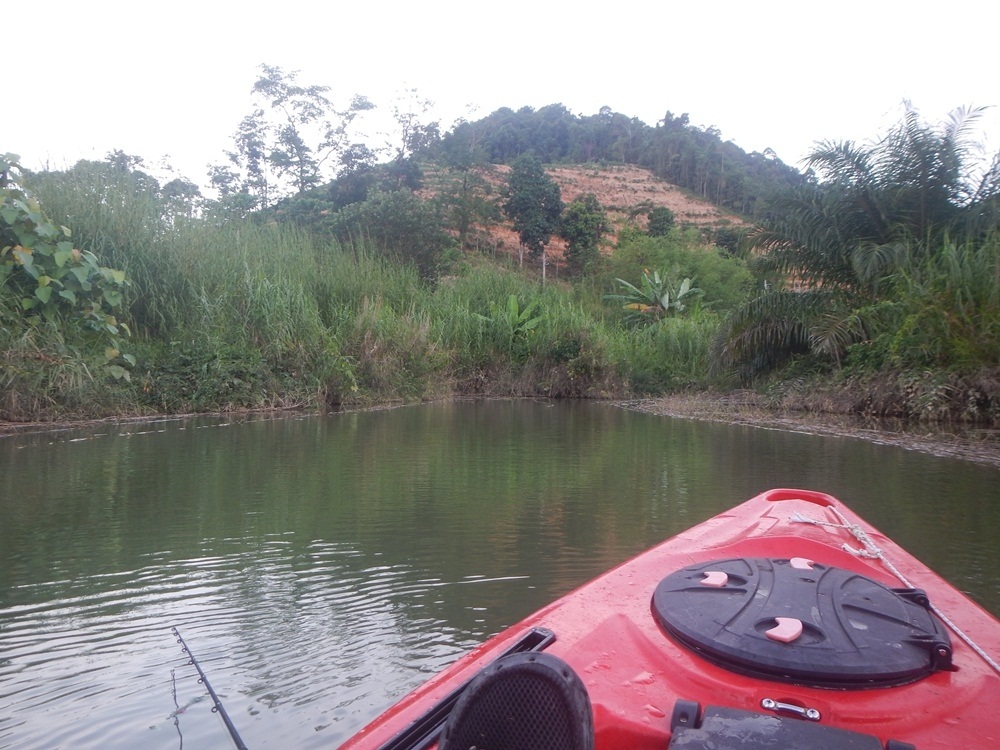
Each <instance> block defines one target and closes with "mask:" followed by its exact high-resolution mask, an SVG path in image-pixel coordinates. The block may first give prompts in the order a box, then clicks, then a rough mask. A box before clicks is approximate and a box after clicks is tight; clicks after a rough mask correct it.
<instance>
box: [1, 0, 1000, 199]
mask: <svg viewBox="0 0 1000 750" xmlns="http://www.w3.org/2000/svg"><path fill="white" fill-rule="evenodd" d="M998 8H1000V4H998V5H994V4H993V3H992V2H987V0H976V1H975V2H972V1H971V0H952V1H951V2H933V3H932V2H927V1H923V2H920V1H917V0H907V1H902V0H900V1H896V0H866V1H864V2H858V1H857V0H838V2H829V3H821V2H805V1H804V0H798V1H796V2H785V1H779V0H770V1H769V0H758V1H757V2H746V1H745V0H744V1H743V2H731V1H730V0H715V1H714V2H702V1H701V0H689V2H685V3H679V2H669V1H668V0H658V1H657V0H647V2H641V3H640V2H629V1H628V0H613V1H611V2H603V3H602V2H594V3H585V2H581V0H575V1H574V2H552V1H551V0H532V1H525V0H504V1H503V2H495V3H494V2H490V3H487V2H482V3H474V2H469V1H468V0H466V2H452V1H451V0H422V1H420V0H411V1H410V2H398V1H397V0H355V1H354V2H349V3H345V2H343V1H340V2H338V1H337V0H326V1H325V2H324V1H323V0H312V1H311V2H304V1H303V0H272V1H271V2H266V3H265V2H258V1H257V0H241V1H239V2H232V1H230V0H199V1H197V2H196V1H193V0H171V1H170V2H159V3H157V2H144V3H139V2H134V0H131V1H129V2H116V1H113V0H88V1H87V2H83V1H82V0H72V1H70V2H66V0H52V1H50V2H45V3H27V2H19V3H16V4H15V3H8V4H7V5H6V6H5V7H4V10H3V26H4V32H5V33H4V35H5V50H6V54H5V56H4V57H5V63H4V67H5V73H4V76H3V77H2V79H0V80H2V81H3V86H4V95H3V102H4V103H3V108H2V110H3V114H2V117H0V151H12V152H14V153H17V154H20V155H21V157H22V161H23V163H24V164H25V165H26V166H28V167H31V168H41V167H44V166H49V167H51V168H62V167H65V166H69V165H71V164H72V163H74V162H75V161H76V160H77V159H80V158H98V159H99V158H103V156H104V155H105V154H106V153H107V152H108V151H110V150H112V149H122V150H123V151H125V152H127V153H130V154H135V155H139V156H142V157H143V158H144V159H146V161H147V162H148V163H151V164H155V163H157V162H159V161H160V160H161V159H162V158H163V157H164V156H166V157H168V160H169V162H170V163H171V164H172V165H173V167H174V168H175V170H176V171H177V172H179V173H180V174H182V175H183V176H184V177H186V178H188V179H190V180H192V181H194V182H197V183H199V184H204V183H205V182H206V181H207V180H206V172H207V165H208V164H210V163H221V162H222V161H223V159H224V157H223V150H224V149H226V148H228V147H229V146H230V145H231V136H232V133H233V132H234V130H235V128H236V126H237V124H238V123H239V121H240V119H241V118H242V117H243V116H244V115H245V114H247V113H248V111H249V109H250V93H249V92H250V87H251V86H252V85H253V82H254V80H256V77H257V74H258V72H259V66H260V64H261V63H267V64H269V65H276V66H279V67H281V68H283V69H284V70H286V71H294V70H297V71H299V78H298V80H299V83H301V84H306V85H308V84H318V85H325V86H329V87H330V88H331V92H330V96H331V98H332V99H333V100H334V102H335V103H336V104H338V105H341V106H343V105H344V104H346V103H347V102H348V101H349V99H350V97H351V96H352V95H354V94H364V95H366V96H368V97H369V98H370V99H371V100H372V101H374V102H375V103H376V104H377V105H380V106H381V108H382V109H383V110H384V111H387V110H388V109H389V108H390V106H391V104H392V102H393V100H394V99H395V98H396V97H397V95H398V94H399V93H400V92H402V91H403V90H405V89H410V88H415V89H417V91H418V92H419V94H420V95H421V96H422V97H424V98H427V99H430V100H432V101H433V102H434V103H435V104H436V115H437V118H439V119H440V121H441V124H442V126H444V127H448V126H450V125H451V124H452V123H453V122H454V120H455V119H456V118H458V117H461V116H470V115H469V112H470V107H472V108H474V110H473V111H472V114H471V118H472V119H475V118H478V117H483V116H485V115H487V114H489V113H490V112H492V111H494V110H495V109H497V108H499V107H511V108H512V109H518V108H520V107H522V106H525V105H527V106H531V107H534V108H538V107H542V106H545V105H546V104H553V103H562V104H563V105H565V106H566V107H567V108H568V109H569V110H570V111H572V112H574V113H576V114H583V115H590V114H595V113H596V112H597V111H598V110H599V109H600V108H601V107H602V106H605V105H607V106H609V107H611V108H612V109H614V110H616V111H618V112H622V113H623V114H626V115H629V116H635V117H639V118H640V119H641V120H643V121H644V122H646V123H648V124H650V125H653V124H655V123H656V121H657V120H660V119H662V118H663V115H664V114H665V113H666V112H667V111H668V110H669V111H671V112H673V113H674V114H676V115H679V114H681V113H685V112H686V113H688V114H689V115H690V118H691V123H692V124H694V125H697V126H699V127H708V126H714V127H716V128H718V129H719V130H720V131H721V132H722V137H723V138H724V139H726V140H732V141H734V142H735V143H736V144H737V145H739V146H740V147H742V148H743V149H745V150H747V151H763V150H764V149H766V148H771V149H773V150H774V151H775V152H776V153H777V155H778V156H779V157H780V158H781V159H782V160H783V161H785V162H786V163H789V164H794V165H798V164H799V161H800V160H801V159H802V158H803V157H804V156H805V155H806V154H807V153H808V152H809V150H810V148H811V146H812V145H813V143H814V142H816V141H819V140H825V139H832V140H846V139H854V140H862V141H863V140H868V139H871V138H874V137H875V136H877V135H879V134H880V133H881V132H883V131H884V130H885V128H886V127H888V126H889V125H891V124H893V123H895V122H897V121H898V119H899V117H900V115H901V113H902V101H903V100H904V99H909V100H910V101H912V102H913V104H914V105H915V106H916V107H917V108H918V109H919V110H920V112H921V113H922V115H923V117H924V119H925V120H927V121H929V122H938V121H940V120H941V119H943V118H944V116H945V115H946V114H947V113H948V112H949V111H951V110H953V109H955V108H956V107H959V106H962V105H979V106H991V107H992V109H990V110H989V112H988V114H987V115H986V116H985V117H984V118H983V119H982V120H981V127H980V128H979V140H981V141H984V142H985V144H986V145H987V146H988V148H989V149H990V150H991V151H996V150H998V149H1000V113H998V111H997V110H998V109H1000V107H998V106H997V105H1000V82H998V81H1000V79H998V76H997V73H998V69H1000V65H998V64H997V60H996V40H995V35H996V33H997V29H998V28H1000V25H998V21H1000V10H998Z"/></svg>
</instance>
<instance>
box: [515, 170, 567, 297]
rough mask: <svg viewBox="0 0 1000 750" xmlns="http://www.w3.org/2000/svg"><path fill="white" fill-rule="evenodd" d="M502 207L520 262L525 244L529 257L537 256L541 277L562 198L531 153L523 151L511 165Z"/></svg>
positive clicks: (560, 211)
mask: <svg viewBox="0 0 1000 750" xmlns="http://www.w3.org/2000/svg"><path fill="white" fill-rule="evenodd" d="M502 208H503V212H504V214H505V215H506V216H507V218H509V219H510V220H511V221H513V222H514V231H516V232H517V235H518V238H519V239H520V244H521V249H522V253H521V258H520V260H521V263H522V264H523V262H524V254H523V250H524V248H527V249H528V254H529V255H530V256H531V257H532V258H538V257H541V259H542V274H543V277H544V273H545V254H544V251H545V246H546V245H548V244H549V238H551V236H552V234H553V233H554V232H555V231H556V230H557V229H558V228H559V217H560V215H561V214H562V210H563V202H562V193H561V191H560V190H559V186H558V185H557V184H556V183H555V181H554V180H553V179H552V178H551V177H549V176H548V175H547V174H546V173H545V170H544V169H543V167H542V163H541V162H540V161H538V159H536V158H535V157H534V156H531V155H530V154H525V155H524V156H520V157H518V158H517V160H516V161H515V162H514V163H513V165H511V169H510V175H509V176H508V178H507V189H506V191H505V193H504V201H503V205H502Z"/></svg>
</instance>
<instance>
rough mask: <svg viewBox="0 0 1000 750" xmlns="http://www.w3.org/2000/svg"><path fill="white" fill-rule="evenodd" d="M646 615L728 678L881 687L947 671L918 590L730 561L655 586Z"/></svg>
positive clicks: (765, 562)
mask: <svg viewBox="0 0 1000 750" xmlns="http://www.w3.org/2000/svg"><path fill="white" fill-rule="evenodd" d="M653 614H654V615H655V616H656V618H657V620H658V621H659V623H660V625H661V626H662V627H663V628H665V629H666V631H667V632H668V633H670V634H671V635H672V636H674V637H675V638H676V639H678V640H679V641H680V642H681V643H683V644H684V645H686V646H688V647H689V648H691V649H694V650H695V651H697V652H699V653H701V654H702V655H703V656H705V657H706V658H708V659H710V660H712V661H715V662H716V663H718V664H720V665H721V666H723V667H726V668H728V669H732V670H733V671H736V672H741V673H744V674H750V675H753V676H756V677H762V678H765V679H771V680H778V681H782V682H794V683H798V684H806V685H812V686H814V687H832V688H843V687H884V686H890V685H901V684H904V683H907V682H912V681H914V680H918V679H920V678H922V677H925V676H927V675H928V674H930V673H932V672H934V671H936V670H939V669H950V668H951V640H950V639H949V637H948V634H947V632H946V631H945V629H944V626H943V625H942V624H941V623H940V622H939V621H938V619H937V618H936V617H935V616H934V615H932V614H931V612H930V611H929V609H928V603H927V597H926V595H924V593H923V592H922V591H920V590H918V589H893V588H889V587H887V586H884V585H883V584H881V583H879V582H878V581H873V580H872V579H870V578H866V577H865V576H862V575H858V574H857V573H853V572H851V571H848V570H844V569H843V568H835V567H830V566H827V565H823V564H821V563H818V562H814V561H812V560H806V559H804V558H791V559H788V560H784V559H770V558H760V557H755V558H735V559H730V560H716V561H713V562H708V563H703V564H698V565H694V566H691V567H687V568H683V569H682V570H678V571H676V572H675V573H671V574H670V575H669V576H667V577H666V578H664V579H663V580H662V581H660V583H659V585H657V587H656V591H655V592H654V594H653Z"/></svg>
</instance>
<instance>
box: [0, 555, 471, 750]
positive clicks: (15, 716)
mask: <svg viewBox="0 0 1000 750" xmlns="http://www.w3.org/2000/svg"><path fill="white" fill-rule="evenodd" d="M226 545H228V546H232V547H234V548H242V549H239V550H238V551H233V552H231V553H229V554H221V555H220V554H214V555H205V556H201V557H192V558H189V559H180V560H174V559H171V558H170V556H169V554H158V555H156V556H154V557H151V558H150V559H149V560H148V565H146V566H144V567H142V568H139V569H136V570H132V571H125V572H119V573H115V574H113V575H99V576H92V577H90V578H86V579H67V580H60V581H49V582H42V583H38V584H33V585H27V586H22V587H19V590H18V592H17V600H18V601H19V602H21V603H19V604H17V605H14V606H10V607H6V608H3V609H0V625H2V627H0V654H2V659H0V748H3V749H4V750H6V749H7V748H11V749H13V748H18V750H32V749H33V748H52V747H60V746H64V747H70V746H77V747H96V746H100V747H102V748H116V747H121V748H125V747H129V748H132V747H136V746H139V745H141V746H142V747H144V748H158V747H164V748H167V747H169V748H176V747H177V746H178V742H179V741H180V739H181V737H182V736H183V738H184V742H186V743H188V745H189V746H191V747H198V746H199V745H198V744H196V743H197V742H199V741H201V742H203V744H202V745H201V746H202V747H210V746H219V745H221V744H224V743H225V742H226V739H225V730H224V728H223V726H222V724H221V722H219V721H218V718H217V717H216V716H214V715H212V713H211V711H210V705H209V702H208V701H207V699H206V698H205V690H204V688H203V687H202V686H201V685H199V684H198V682H197V675H196V674H195V672H194V668H193V667H192V666H190V665H189V664H188V662H187V660H186V659H185V657H184V655H183V653H182V652H181V649H180V646H179V645H178V644H177V643H176V641H175V639H174V637H173V635H172V633H171V632H170V626H176V627H177V628H178V630H179V631H180V632H181V634H182V635H183V636H184V638H185V641H186V642H187V643H188V645H189V647H190V648H191V650H192V651H193V652H194V654H195V656H196V657H197V658H198V660H199V663H201V665H202V667H203V668H204V669H205V671H206V673H207V674H208V675H209V679H210V680H211V682H212V685H213V687H215V689H216V691H217V692H218V693H219V695H220V697H222V699H223V702H224V703H225V705H226V708H227V710H228V712H229V713H230V714H231V715H232V716H233V720H234V722H235V723H236V725H237V727H238V728H239V729H240V731H241V734H243V735H244V740H246V741H248V743H249V739H248V736H250V737H252V736H253V735H254V732H255V730H257V729H261V728H262V725H265V724H266V727H267V731H266V736H270V737H274V736H278V735H277V734H276V730H277V731H278V732H280V729H278V727H280V725H281V724H283V723H288V725H289V726H288V731H289V732H291V734H290V735H289V736H294V735H296V734H298V735H301V734H302V731H303V729H302V728H303V726H311V727H313V729H314V730H315V731H314V732H312V733H311V734H312V735H313V736H314V738H315V740H316V746H317V747H319V746H323V745H327V746H328V745H329V744H330V743H331V740H330V738H329V737H326V735H325V734H323V733H322V732H321V730H322V729H324V728H326V727H329V726H330V725H331V724H333V723H337V722H341V721H346V726H350V727H352V728H357V726H360V724H361V723H363V718H364V717H367V716H369V715H370V713H371V711H372V710H374V708H375V707H381V706H383V705H385V704H386V703H388V702H390V701H391V700H392V699H393V698H395V697H397V696H398V695H399V694H400V693H402V692H403V691H404V690H405V689H408V688H409V687H412V686H413V685H414V684H416V683H417V682H419V681H420V680H421V679H422V676H423V675H424V674H425V673H426V672H428V671H435V670H437V669H438V668H440V667H441V666H443V664H445V663H448V662H449V661H451V660H453V659H454V658H455V657H456V656H457V655H459V654H460V653H462V652H463V651H464V650H466V649H467V648H469V647H470V646H471V645H472V644H473V642H474V639H473V638H470V636H469V634H468V633H463V632H459V631H457V630H456V629H455V628H453V627H449V626H448V625H446V623H445V622H444V621H442V620H440V619H437V618H434V617H432V616H429V615H426V614H424V615H416V613H418V612H420V611H421V608H422V607H423V604H424V603H425V602H426V600H428V599H429V598H432V597H434V596H436V595H437V594H436V591H437V589H439V588H440V587H441V586H444V585H448V582H447V581H443V580H441V579H439V578H435V577H428V576H427V574H426V572H422V571H420V570H417V569H415V568H414V567H412V566H410V565H404V564H387V563H383V562H380V561H379V560H378V559H377V558H375V559H372V558H366V557H365V556H363V555H361V554H360V553H358V552H357V551H355V550H352V549H349V548H344V547H341V546H337V545H331V544H326V543H318V542H317V543H311V544H309V545H307V547H306V548H305V549H304V550H303V549H302V548H301V547H299V548H297V547H296V546H295V545H292V544H289V543H288V540H287V539H272V540H267V541H266V542H265V543H264V544H260V543H259V540H257V541H256V542H254V543H253V544H249V543H248V544H236V543H235V542H234V540H226ZM455 583H460V581H459V582H455ZM415 615H416V616H415ZM372 674H380V675H385V679H384V680H376V681H373V680H372V679H371V675H372ZM182 706H183V707H185V708H184V710H183V711H178V713H177V716H176V720H175V718H174V717H173V716H172V714H173V713H174V712H175V711H177V710H178V707H182ZM53 717H59V718H58V721H53ZM352 717H353V720H352ZM292 724H294V725H295V727H292V726H291V725H292ZM276 725H277V726H276ZM250 744H253V743H250Z"/></svg>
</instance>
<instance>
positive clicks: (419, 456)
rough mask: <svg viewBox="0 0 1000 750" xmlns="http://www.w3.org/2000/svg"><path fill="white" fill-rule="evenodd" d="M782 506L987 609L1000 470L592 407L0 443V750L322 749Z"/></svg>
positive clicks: (998, 583) (994, 605)
mask: <svg viewBox="0 0 1000 750" xmlns="http://www.w3.org/2000/svg"><path fill="white" fill-rule="evenodd" d="M778 486H798V487H809V488H814V489H819V490H824V491H827V492H830V493H832V494H834V495H837V496H839V497H840V498H841V499H842V500H844V501H846V502H847V503H848V504H849V505H851V506H852V507H853V508H854V509H855V510H856V511H858V512H859V513H861V515H863V516H864V517H866V518H867V519H868V520H869V521H871V522H872V523H874V524H875V525H876V526H878V527H880V528H881V529H882V530H883V531H885V532H886V533H888V534H889V535H890V536H892V537H893V538H895V539H896V540H897V541H898V542H900V543H901V544H902V545H903V546H905V547H907V548H908V549H909V550H910V551H911V552H913V553H914V554H916V555H917V556H918V557H920V558H922V559H923V560H924V561H925V562H927V563H929V564H930V565H931V566H932V567H934V568H935V569H937V570H938V571H939V572H940V573H942V574H944V575H945V576H946V577H948V578H949V579H950V580H951V581H952V582H954V583H956V584H957V585H958V586H959V587H960V588H962V589H963V590H966V591H968V592H970V593H971V594H972V595H973V596H974V597H975V598H976V599H977V600H979V601H980V602H981V603H982V604H984V605H985V606H986V607H988V608H989V609H990V610H991V611H993V612H994V613H998V614H1000V572H998V571H1000V544H998V541H1000V539H998V532H997V529H998V528H1000V470H997V469H995V468H991V467H988V466H981V465H976V464H971V463H965V462H961V461H958V460H955V459H946V458H936V457H932V456H927V455H923V454H919V453H914V452H907V451H904V450H901V449H897V448H892V447H886V446H875V445H872V444H868V443H865V442H862V441H859V440H853V439H845V438H830V437H817V436H806V435H801V434H792V433H784V432H777V431H773V430H761V429H754V428H749V427H729V426H725V425H719V424H710V423H700V422H692V421H683V420H673V419H669V418H664V417H656V416H652V415H648V414H642V413H637V412H629V411H624V410H622V409H619V408H616V407H613V406H610V405H603V404H588V403H557V404H550V403H540V402H505V401H499V402H457V403H445V404H434V405H424V406H415V407H406V408H400V409H394V410H387V411H376V412H366V413H348V414H339V415H332V416H327V417H317V416H309V417H301V418H295V417H284V418H281V419H263V418H259V419H252V420H247V421H243V422H240V423H229V422H220V421H218V420H184V421H165V422H156V423H144V424H130V425H126V426H115V427H102V428H99V429H94V430H86V431H82V430H81V431H62V432H53V433H44V434H35V435H22V436H14V437H6V438H0V748H18V750H30V749H32V748H57V747H65V748H70V747H73V748H82V747H101V748H136V747H143V748H188V749H189V750H199V749H200V748H218V747H225V746H227V743H228V739H227V735H226V732H225V728H224V727H223V724H222V722H221V720H220V719H219V717H218V716H216V715H214V714H212V713H211V712H210V703H209V701H208V699H207V695H206V691H205V689H204V687H203V686H201V685H199V684H198V682H197V675H196V673H195V672H194V669H193V667H191V666H189V665H188V663H187V660H186V659H185V658H184V657H183V655H182V653H181V651H180V647H179V646H178V644H177V643H176V641H175V639H174V637H173V635H172V634H171V632H170V627H171V626H176V627H177V628H178V629H179V630H180V632H181V634H182V635H183V636H184V638H185V640H186V641H187V643H188V645H189V646H190V647H191V650H192V651H193V652H194V653H195V655H196V656H197V657H198V658H199V661H200V662H201V663H202V665H203V667H204V669H205V670H206V672H207V673H208V676H209V678H210V681H211V683H212V686H213V687H214V688H215V689H216V691H217V692H218V693H219V694H220V696H221V698H222V700H223V702H224V703H225V705H226V708H227V710H228V711H229V713H230V715H231V716H232V718H233V721H234V723H235V724H236V726H237V728H238V729H239V731H240V733H241V735H242V737H243V739H244V741H245V742H246V743H247V744H248V745H249V746H250V747H251V748H253V749H254V750H256V748H263V747H280V748H282V749H283V750H287V748H293V747H294V748H320V747H324V748H328V747H336V746H337V745H338V744H339V742H341V741H342V740H343V739H345V738H346V737H347V736H349V735H350V734H351V733H353V732H354V731H356V730H357V729H359V728H360V727H361V726H362V725H363V724H364V723H366V721H367V720H368V719H370V718H371V717H372V716H373V715H374V714H376V713H378V712H379V710H381V709H383V708H385V707H386V706H387V705H388V704H390V703H391V702H393V701H394V699H396V698H398V697H399V696H400V695H402V694H403V693H404V692H406V691H407V690H408V689H410V688H412V687H414V686H415V685H417V684H419V683H420V682H422V681H423V680H424V679H425V678H426V677H427V676H428V675H429V674H431V673H433V672H434V671H436V670H438V669H439V668H441V667H442V666H444V665H445V664H447V663H449V662H450V661H452V660H453V659H454V658H456V657H457V656H458V655H459V654H461V653H462V652H464V651H466V650H467V649H469V648H470V647H472V646H473V645H474V644H476V643H478V642H480V641H481V640H483V639H484V638H486V637H487V636H489V635H491V634H493V633H495V632H497V631H498V630H500V629H501V628H503V627H505V626H506V625H509V624H511V623H513V622H516V621H517V620H518V619H520V618H521V617H523V616H524V615H526V614H528V613H529V612H531V611H533V610H535V609H537V608H538V607H539V606H541V605H542V604H544V603H546V602H548V601H550V600H551V599H553V598H554V597H556V596H558V595H560V594H562V593H564V592H566V591H567V590H569V589H571V588H573V587H575V586H576V585H578V584H580V583H582V582H584V581H586V580H587V579H589V578H591V577H593V576H594V575H596V574H598V573H600V572H602V571H603V570H605V569H607V568H608V567H610V566H611V565H613V564H615V563H618V562H620V561H622V560H624V559H625V558H627V557H629V556H631V555H633V554H635V553H637V552H639V551H641V550H642V549H644V548H646V547H649V546H651V545H652V544H654V543H656V542H658V541H660V540H661V539H663V538H665V537H667V536H670V535H671V534H673V533H676V532H677V531H680V530H682V529H684V528H687V527H688V526H690V525H692V524H694V523H697V522H698V521H701V520H703V519H705V518H707V517H709V516H712V515H714V514H716V513H718V512H719V511H721V510H724V509H725V508H727V507H729V506H731V505H734V504H736V503H737V502H739V501H742V500H744V499H746V498H748V497H750V496H752V495H754V494H756V493H758V492H760V491H761V490H764V489H767V488H771V487H778Z"/></svg>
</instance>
